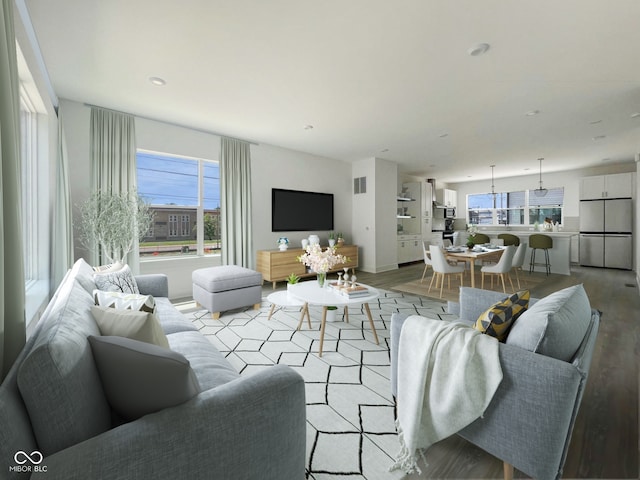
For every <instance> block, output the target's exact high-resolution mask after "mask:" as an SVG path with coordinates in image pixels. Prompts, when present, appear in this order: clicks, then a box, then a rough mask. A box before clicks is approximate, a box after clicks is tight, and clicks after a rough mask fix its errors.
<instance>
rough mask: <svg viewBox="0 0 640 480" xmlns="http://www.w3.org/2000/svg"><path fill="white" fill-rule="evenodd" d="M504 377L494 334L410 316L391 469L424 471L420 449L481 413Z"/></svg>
mask: <svg viewBox="0 0 640 480" xmlns="http://www.w3.org/2000/svg"><path fill="white" fill-rule="evenodd" d="M501 381H502V369H501V368H500V359H499V356H498V341H497V340H496V339H495V338H493V337H490V336H489V335H484V334H482V333H480V332H479V331H477V330H475V329H473V328H469V327H468V326H467V325H464V324H461V323H455V322H444V321H442V320H431V319H427V318H424V317H419V316H417V315H413V316H411V317H409V318H407V319H406V320H405V323H404V325H403V327H402V333H401V334H400V343H399V349H398V419H397V427H398V437H399V440H400V445H401V447H402V448H401V451H400V453H399V454H398V457H397V459H396V463H395V464H394V465H392V466H391V468H390V470H395V469H398V468H401V469H403V470H404V471H405V472H406V473H411V472H414V471H417V472H418V473H421V471H420V469H419V468H418V466H417V463H416V460H417V458H416V455H417V453H418V451H419V450H422V449H427V448H428V447H430V446H431V445H433V444H434V443H436V442H437V441H439V440H442V439H444V438H446V437H448V436H450V435H453V434H454V433H456V432H458V431H459V430H461V429H462V428H464V427H466V426H467V425H469V424H470V423H472V422H473V421H474V420H476V419H477V418H479V417H480V416H482V414H483V413H484V411H485V410H486V408H487V406H488V405H489V402H490V401H491V399H492V398H493V395H494V393H495V391H496V389H497V388H498V385H500V382H501ZM420 453H421V454H422V453H423V452H422V451H420ZM423 458H424V457H423Z"/></svg>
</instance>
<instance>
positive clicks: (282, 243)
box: [278, 237, 289, 251]
mask: <svg viewBox="0 0 640 480" xmlns="http://www.w3.org/2000/svg"><path fill="white" fill-rule="evenodd" d="M278 248H279V249H280V250H282V251H284V250H286V249H287V248H289V239H288V238H287V237H280V238H279V239H278Z"/></svg>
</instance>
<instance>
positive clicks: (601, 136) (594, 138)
mask: <svg viewBox="0 0 640 480" xmlns="http://www.w3.org/2000/svg"><path fill="white" fill-rule="evenodd" d="M603 138H607V136H606V135H596V136H595V137H593V138H592V139H591V140H602V139H603Z"/></svg>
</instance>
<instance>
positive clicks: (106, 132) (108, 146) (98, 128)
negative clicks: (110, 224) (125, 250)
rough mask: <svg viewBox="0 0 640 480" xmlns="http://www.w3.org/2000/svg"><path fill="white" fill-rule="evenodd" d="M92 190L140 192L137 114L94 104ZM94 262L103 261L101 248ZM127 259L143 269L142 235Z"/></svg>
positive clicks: (94, 254)
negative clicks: (136, 129) (140, 250)
mask: <svg viewBox="0 0 640 480" xmlns="http://www.w3.org/2000/svg"><path fill="white" fill-rule="evenodd" d="M90 143H91V193H95V192H97V191H103V192H113V193H124V192H136V191H137V186H138V178H137V173H136V132H135V118H134V117H133V115H128V114H125V113H121V112H114V111H113V110H107V109H103V108H98V107H92V108H91V128H90ZM91 250H92V256H91V263H92V264H93V265H101V264H102V263H104V262H103V261H102V259H101V258H100V255H99V252H98V249H97V248H95V247H94V248H92V249H91ZM126 261H127V263H128V264H129V267H130V268H131V270H132V271H133V272H134V273H139V270H140V268H139V254H138V239H137V238H136V239H135V243H134V247H133V250H132V251H131V252H130V253H129V254H128V255H127V257H126Z"/></svg>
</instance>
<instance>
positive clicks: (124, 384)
mask: <svg viewBox="0 0 640 480" xmlns="http://www.w3.org/2000/svg"><path fill="white" fill-rule="evenodd" d="M89 343H90V344H91V349H92V351H93V356H94V359H95V361H96V365H97V366H98V371H99V372H100V378H101V380H102V387H103V388H104V391H105V393H106V396H107V399H108V401H109V404H110V405H111V407H112V408H113V409H114V411H115V412H116V413H117V414H118V415H120V416H121V417H122V418H124V419H125V420H135V419H136V418H140V417H142V416H143V415H146V414H148V413H153V412H157V411H160V410H162V409H164V408H167V407H173V406H175V405H179V404H181V403H184V402H186V401H187V400H190V399H191V398H193V397H194V396H196V395H197V394H198V393H199V392H200V386H199V385H198V380H197V379H196V376H195V374H194V372H193V370H192V369H191V366H190V365H189V362H188V361H187V359H186V358H184V356H182V355H180V354H179V353H177V352H174V351H172V350H169V349H168V348H163V347H159V346H157V345H152V344H149V343H145V342H139V341H137V340H132V339H130V338H124V337H113V336H107V337H94V336H90V337H89Z"/></svg>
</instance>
